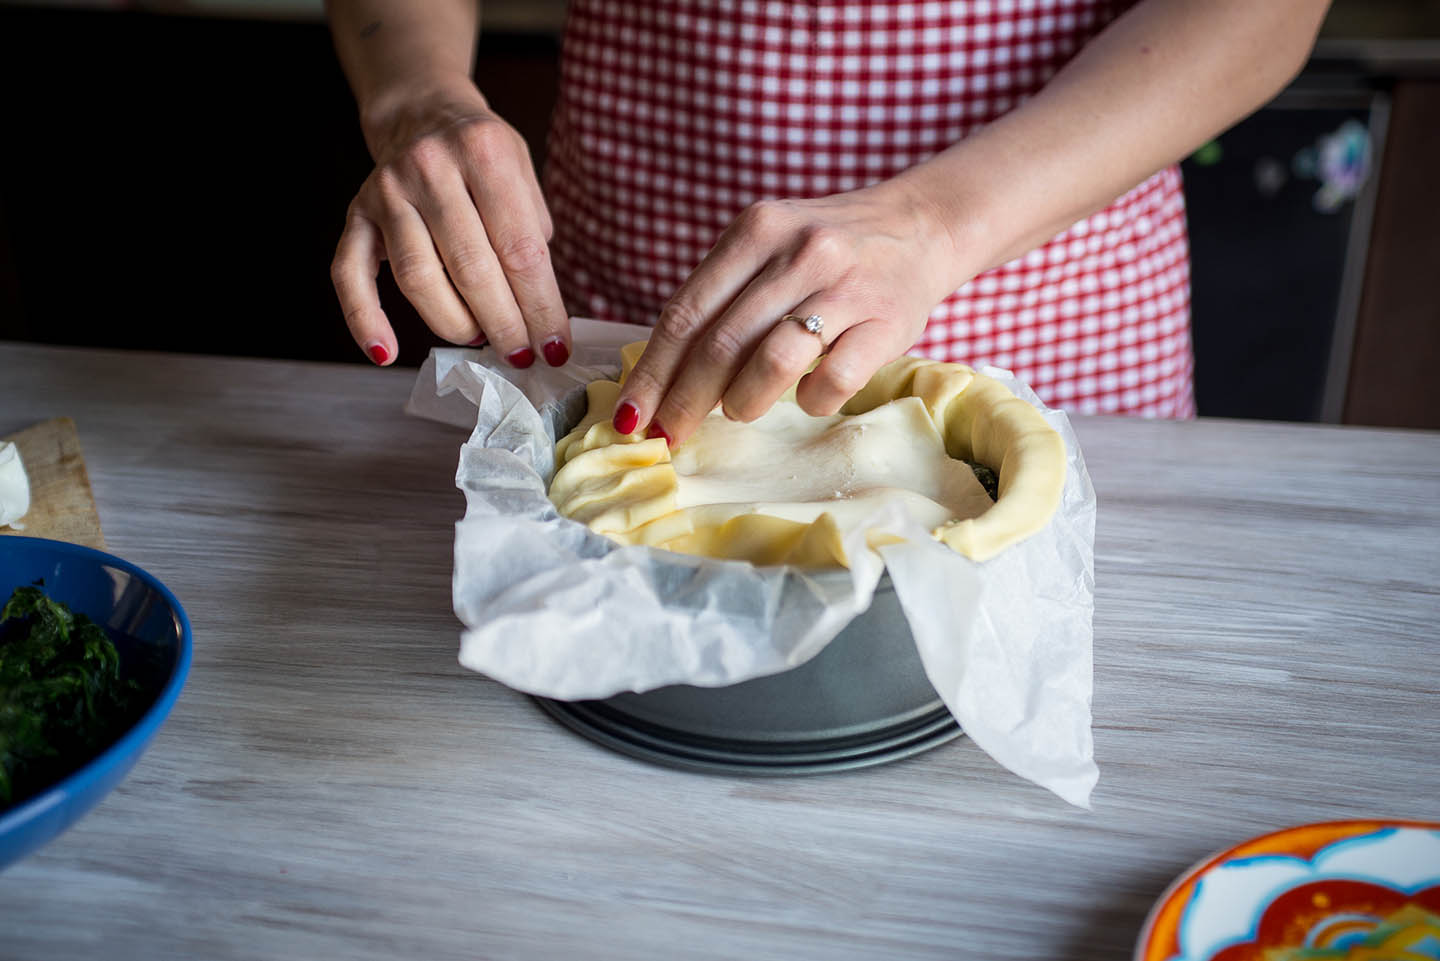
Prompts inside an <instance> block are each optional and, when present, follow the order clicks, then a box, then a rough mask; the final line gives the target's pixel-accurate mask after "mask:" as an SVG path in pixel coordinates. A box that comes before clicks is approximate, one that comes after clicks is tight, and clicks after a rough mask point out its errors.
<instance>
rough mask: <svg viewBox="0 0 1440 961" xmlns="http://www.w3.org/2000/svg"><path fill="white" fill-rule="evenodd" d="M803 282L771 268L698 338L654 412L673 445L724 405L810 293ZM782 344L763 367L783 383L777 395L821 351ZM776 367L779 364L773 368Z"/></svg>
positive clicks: (809, 347) (765, 360) (769, 374)
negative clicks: (782, 323) (751, 363)
mask: <svg viewBox="0 0 1440 961" xmlns="http://www.w3.org/2000/svg"><path fill="white" fill-rule="evenodd" d="M802 283H807V281H805V280H804V279H802V278H801V277H799V276H797V275H796V274H795V273H794V272H792V271H789V270H785V269H782V268H780V267H779V266H778V265H772V266H771V267H767V268H766V270H765V271H764V272H762V273H761V275H760V276H759V277H757V278H756V279H755V280H754V281H752V282H751V284H750V285H749V286H748V287H746V288H745V290H744V291H743V292H742V293H741V294H740V296H738V297H736V298H735V300H734V302H732V303H731V305H730V306H729V307H728V308H726V310H725V313H724V314H722V315H721V316H720V318H719V319H718V320H717V321H716V322H715V323H714V324H712V325H710V328H709V329H708V330H706V331H705V333H704V334H703V335H702V336H701V337H700V338H699V340H698V341H697V342H696V343H695V346H694V349H693V351H692V352H691V354H690V356H689V357H688V358H686V360H685V363H684V364H683V365H682V366H681V368H680V373H679V375H678V376H677V377H676V378H675V379H674V381H672V382H671V384H670V389H669V390H667V391H666V392H665V396H664V398H662V399H661V401H660V405H659V407H657V408H656V410H655V417H654V423H656V424H659V425H661V427H660V429H661V431H663V432H664V433H665V435H666V436H667V437H668V438H670V440H671V442H672V443H674V444H679V443H682V442H684V440H685V439H686V438H687V437H689V436H690V435H691V434H692V433H694V431H695V428H697V427H699V426H700V421H702V420H703V419H704V418H705V417H706V415H708V414H709V413H710V412H711V411H712V410H714V409H715V406H716V405H717V404H719V403H720V400H721V398H722V397H723V396H724V395H725V393H726V391H727V390H728V389H729V387H730V385H731V383H732V381H734V379H735V377H736V375H737V374H739V373H740V371H741V370H742V369H743V368H744V367H745V366H746V365H747V363H748V362H749V361H751V360H752V358H753V355H754V352H755V350H756V348H757V347H758V346H759V345H761V344H762V343H763V342H765V341H766V339H767V336H768V335H769V334H770V333H771V332H772V331H773V329H774V328H775V326H776V324H777V322H778V319H779V318H780V317H781V316H782V315H783V314H785V313H786V311H787V309H788V307H789V306H790V305H791V304H794V303H795V302H796V301H797V300H800V299H801V298H802V297H804V296H805V295H806V294H808V293H809V291H808V290H802V289H800V288H799V285H800V284H802ZM797 326H798V325H797ZM800 330H801V332H802V333H803V332H804V329H803V328H800ZM781 343H782V346H784V347H785V349H783V350H781V351H779V352H776V353H768V354H767V355H766V357H765V358H763V359H762V361H761V368H760V369H761V371H762V374H763V376H765V377H768V378H770V379H775V378H780V379H781V383H780V386H779V389H778V390H777V391H776V394H777V396H778V395H779V393H780V392H782V391H784V390H785V388H786V387H788V386H790V385H791V384H793V383H794V382H795V378H797V377H799V376H800V375H801V374H802V373H804V372H805V367H806V365H808V364H809V363H810V362H811V361H812V360H814V359H815V356H816V354H817V353H818V351H816V350H815V349H814V347H813V346H812V345H808V344H805V343H803V342H801V343H800V344H799V345H798V347H799V350H796V349H795V348H796V346H797V345H795V344H793V343H790V344H788V345H786V344H785V342H784V339H783V338H781ZM772 363H773V364H775V366H773V367H772V366H770V365H771V364H772ZM762 413H763V411H762Z"/></svg>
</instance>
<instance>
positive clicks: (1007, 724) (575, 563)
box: [406, 319, 1099, 807]
mask: <svg viewBox="0 0 1440 961" xmlns="http://www.w3.org/2000/svg"><path fill="white" fill-rule="evenodd" d="M572 324H573V328H572V329H573V332H574V343H575V348H574V352H573V355H572V361H571V363H569V364H567V365H566V366H565V367H563V368H560V369H558V370H557V369H554V368H550V367H548V366H544V365H536V366H535V367H532V368H530V369H528V370H523V371H517V370H514V369H511V368H510V367H509V366H508V365H505V364H503V363H502V362H501V361H500V360H499V359H498V358H497V357H496V356H495V355H494V353H493V352H491V351H489V350H466V349H460V348H446V349H437V350H435V351H432V353H431V356H430V357H429V359H428V360H427V361H426V362H425V365H424V366H423V367H422V368H421V370H420V374H419V377H418V378H417V380H416V383H415V386H414V389H413V391H412V393H411V398H410V402H409V404H408V405H407V408H406V409H407V411H408V412H410V413H412V414H415V415H417V416H422V417H428V418H431V419H435V420H441V421H445V422H446V423H452V424H456V425H457V426H464V427H467V428H472V432H471V435H470V439H469V440H468V441H467V442H466V443H465V444H464V445H463V446H462V447H461V449H460V463H459V467H458V469H457V471H456V477H455V483H456V486H458V487H459V488H460V489H461V490H462V491H464V493H465V501H466V510H465V517H464V518H463V519H462V520H461V521H459V522H458V523H457V525H456V536H455V574H454V603H455V613H456V614H457V615H458V616H459V618H460V620H461V621H462V622H463V623H464V625H465V631H464V632H463V634H462V635H461V642H460V662H461V663H462V664H464V665H465V666H466V667H469V668H471V669H473V670H476V671H481V672H483V673H485V674H487V675H489V676H490V677H493V678H495V679H496V680H498V681H501V682H502V683H504V684H507V685H509V686H511V687H514V688H517V689H519V690H522V691H526V692H529V693H532V694H539V695H543V696H546V697H553V698H559V699H562V700H582V699H589V698H604V697H609V696H610V695H612V694H617V693H619V692H621V691H647V690H651V689H653V688H656V687H663V686H665V685H668V684H677V683H685V684H695V685H700V686H719V685H724V684H735V683H738V682H740V681H745V680H749V679H751V678H754V677H760V676H763V675H766V674H774V673H778V672H780V671H784V670H787V669H789V668H791V667H795V666H797V665H799V664H802V663H804V662H805V661H807V660H808V659H810V658H811V657H813V656H814V655H815V654H816V653H818V652H819V651H820V650H821V649H822V648H823V647H824V646H825V645H826V644H827V643H829V641H830V640H831V638H833V637H834V636H835V635H836V634H838V633H839V632H840V631H841V629H842V628H844V627H845V625H846V624H848V623H849V622H850V620H851V619H852V618H854V617H855V615H856V614H858V613H860V612H861V611H863V610H865V609H866V608H867V607H868V606H869V604H870V598H871V595H872V594H873V593H874V590H875V585H876V584H877V583H878V581H879V578H880V574H881V573H882V570H884V569H886V568H888V570H889V572H890V578H891V580H892V581H893V582H894V584H895V591H896V595H897V597H898V598H899V601H900V604H901V607H902V608H903V610H904V612H905V616H906V618H907V620H908V621H909V624H910V630H911V633H912V634H913V635H914V637H915V642H916V645H917V647H918V650H919V654H920V658H921V660H922V662H923V663H924V665H925V671H926V673H927V675H928V676H929V679H930V682H931V683H932V684H933V685H934V686H935V690H936V691H937V692H938V693H939V694H940V696H941V698H942V699H943V700H944V702H945V704H946V705H947V706H948V707H949V708H950V711H951V713H953V714H954V715H955V718H956V720H958V721H959V723H960V725H961V727H962V728H963V729H964V731H965V733H966V734H967V735H969V737H970V738H971V739H972V740H973V741H975V743H976V744H978V745H979V746H980V747H981V748H982V749H983V750H985V751H986V752H988V753H989V754H990V755H991V756H992V757H994V758H995V759H996V760H997V761H999V762H1000V763H1001V764H1003V765H1004V766H1005V767H1007V768H1009V769H1010V770H1012V771H1014V772H1015V773H1017V774H1019V775H1021V776H1023V777H1026V778H1029V779H1030V780H1032V781H1034V782H1036V783H1037V784H1040V785H1043V786H1044V787H1047V788H1049V789H1050V790H1052V791H1054V792H1055V793H1056V794H1058V795H1059V796H1060V797H1062V798H1064V799H1065V800H1066V801H1069V802H1070V803H1072V804H1077V805H1080V806H1083V807H1088V806H1089V798H1090V792H1091V790H1092V789H1093V787H1094V785H1095V782H1096V780H1097V778H1098V776H1099V772H1098V769H1097V768H1096V766H1095V762H1094V755H1093V744H1092V739H1091V730H1090V694H1091V683H1092V680H1091V657H1092V654H1091V652H1092V631H1091V619H1092V614H1093V611H1094V536H1095V491H1094V488H1093V487H1092V485H1091V483H1090V477H1089V474H1088V473H1087V472H1086V470H1085V462H1084V459H1083V457H1082V456H1081V454H1080V448H1079V445H1078V443H1077V442H1076V438H1075V433H1074V431H1073V430H1072V428H1071V426H1070V423H1069V420H1068V419H1067V418H1066V417H1065V415H1064V414H1063V413H1061V412H1059V411H1052V410H1048V409H1046V408H1044V407H1043V405H1041V404H1040V402H1039V399H1038V398H1037V397H1036V396H1035V394H1034V393H1033V392H1032V391H1030V390H1029V388H1028V387H1026V386H1025V385H1023V384H1021V383H1019V382H1018V381H1017V380H1016V379H1015V378H1014V377H1013V376H1011V375H1010V374H1009V373H1008V372H1006V371H1000V370H996V369H993V368H989V369H986V370H984V371H983V372H984V373H986V374H988V375H989V376H991V377H995V378H997V379H999V380H1001V381H1003V382H1004V383H1005V384H1006V385H1007V386H1008V387H1010V389H1011V390H1013V391H1014V392H1015V393H1016V394H1017V395H1018V396H1020V397H1023V398H1024V399H1026V400H1027V401H1029V402H1030V403H1032V404H1035V405H1036V406H1037V407H1040V409H1041V410H1042V412H1043V413H1044V416H1045V418H1046V420H1047V421H1049V423H1050V424H1051V425H1052V426H1053V427H1055V429H1056V430H1058V431H1059V432H1060V433H1061V435H1062V436H1063V437H1064V439H1065V445H1066V448H1067V450H1068V451H1069V465H1068V470H1067V475H1066V480H1065V490H1064V495H1063V500H1062V503H1061V507H1060V510H1059V512H1058V513H1057V515H1056V517H1055V518H1054V520H1053V521H1052V522H1051V523H1050V524H1049V525H1048V526H1047V527H1046V528H1045V529H1044V530H1043V531H1041V532H1040V533H1039V534H1036V535H1035V536H1033V537H1031V538H1029V539H1028V540H1026V541H1024V542H1022V543H1020V544H1018V545H1015V546H1013V547H1011V548H1009V549H1008V550H1006V551H1004V552H1002V553H1001V554H1000V555H999V556H997V557H995V558H992V559H991V560H989V561H986V562H985V563H983V564H977V563H975V562H974V561H971V560H969V559H968V558H965V557H962V556H961V555H959V554H956V553H955V552H953V551H951V550H950V549H949V548H947V547H945V546H944V545H942V544H939V543H937V542H936V541H935V539H934V538H933V537H931V536H930V534H929V532H928V531H927V530H924V529H922V528H921V527H919V526H918V525H916V524H914V523H913V522H911V521H910V520H909V518H908V517H907V516H905V514H904V512H903V510H901V509H900V508H898V507H893V508H889V509H887V510H884V511H881V512H879V513H877V514H876V515H875V516H874V517H873V518H872V519H871V520H870V521H869V522H868V523H867V524H866V525H864V528H863V529H862V530H856V531H855V532H853V533H852V534H851V535H850V536H849V539H848V540H847V543H846V545H845V549H846V554H847V556H848V557H849V558H850V559H851V562H852V564H853V567H852V569H851V571H850V577H849V579H848V581H847V580H846V579H844V578H834V577H827V578H812V577H809V576H807V575H806V574H805V573H804V572H803V571H800V570H798V569H795V568H789V567H780V568H757V567H755V566H754V565H751V564H748V563H742V562H735V561H718V560H712V559H709V558H697V557H688V556H684V555H680V554H674V553H671V552H669V551H660V550H655V549H653V548H648V547H621V546H620V545H617V544H615V543H614V542H612V541H610V540H608V539H606V538H604V537H601V536H600V535H598V534H595V533H592V532H591V531H590V530H589V529H588V528H586V527H585V526H583V525H581V524H578V523H576V522H574V521H571V520H569V519H567V518H563V517H560V516H559V514H558V513H557V512H556V510H555V508H554V505H552V504H551V503H550V501H549V499H548V498H547V497H546V494H545V492H546V490H547V489H548V487H549V481H550V477H551V475H552V473H553V472H554V466H555V459H554V446H555V442H556V440H557V439H558V438H559V437H562V436H564V435H565V433H567V432H568V431H569V429H570V427H571V426H573V424H575V423H576V422H578V421H579V419H580V418H581V417H582V416H583V415H584V412H585V405H586V401H585V392H584V387H585V385H586V384H588V383H589V382H590V381H592V380H595V379H597V378H601V377H614V376H615V375H616V374H617V373H618V371H619V367H620V362H619V348H620V347H621V346H623V345H624V344H626V343H630V342H632V341H635V340H641V339H644V338H645V337H646V336H647V335H648V333H649V332H648V330H647V329H645V328H637V327H633V326H630V325H625V324H611V323H605V322H602V321H592V320H585V319H576V320H574V321H572ZM865 531H871V532H875V531H884V532H887V533H891V534H895V535H896V536H898V537H900V538H901V539H902V541H901V543H898V544H894V545H891V546H887V547H884V548H881V550H880V553H879V555H877V554H876V553H875V552H874V551H871V550H869V549H868V548H867V547H866V546H865Z"/></svg>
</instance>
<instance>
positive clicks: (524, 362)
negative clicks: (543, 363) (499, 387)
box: [505, 347, 535, 369]
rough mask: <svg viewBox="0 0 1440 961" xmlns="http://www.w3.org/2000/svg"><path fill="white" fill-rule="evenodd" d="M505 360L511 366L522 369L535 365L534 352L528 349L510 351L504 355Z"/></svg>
mask: <svg viewBox="0 0 1440 961" xmlns="http://www.w3.org/2000/svg"><path fill="white" fill-rule="evenodd" d="M505 359H506V360H508V361H510V363H511V364H512V365H513V366H515V367H519V368H521V369H524V368H526V367H529V366H530V365H531V364H533V363H535V351H533V350H531V349H530V348H529V347H521V348H520V349H519V350H512V351H510V353H508V354H506V355H505Z"/></svg>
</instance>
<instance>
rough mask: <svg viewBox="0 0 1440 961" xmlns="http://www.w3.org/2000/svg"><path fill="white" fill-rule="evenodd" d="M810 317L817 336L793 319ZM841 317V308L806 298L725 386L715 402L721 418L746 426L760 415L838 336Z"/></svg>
mask: <svg viewBox="0 0 1440 961" xmlns="http://www.w3.org/2000/svg"><path fill="white" fill-rule="evenodd" d="M810 316H816V317H820V318H821V323H822V327H821V331H820V333H819V334H814V333H811V332H810V331H809V330H807V329H806V328H805V325H804V323H802V322H801V320H800V319H799V318H805V317H810ZM844 317H845V309H844V304H842V303H840V302H838V301H835V300H826V299H824V298H822V297H810V298H807V299H806V300H804V301H802V302H801V303H800V304H799V305H797V306H796V307H795V308H794V309H793V310H791V311H789V312H788V313H787V314H786V315H785V316H784V317H783V318H782V319H781V320H780V321H779V322H778V323H776V324H775V326H774V327H773V328H771V330H770V332H769V333H768V334H766V335H765V338H764V340H762V341H761V342H760V343H759V345H757V346H756V348H755V350H754V351H753V352H752V353H751V355H750V359H749V360H748V361H747V362H746V363H745V366H744V367H742V368H741V369H740V371H739V373H738V374H736V375H735V378H734V379H733V380H732V381H731V382H730V386H729V387H728V388H727V389H726V391H725V396H724V397H723V398H722V399H721V403H722V405H723V408H724V410H725V416H726V417H729V418H730V419H731V420H740V421H747V422H748V421H752V420H755V419H756V418H758V417H761V416H762V415H764V413H765V412H766V411H768V410H769V409H770V408H771V407H773V406H774V405H775V402H776V401H777V400H779V399H780V395H782V394H784V393H785V391H787V390H789V389H790V387H791V386H793V385H794V384H795V382H796V381H797V380H799V379H800V376H801V375H802V374H804V373H805V371H806V370H807V369H808V368H809V367H810V365H811V364H813V363H814V362H815V358H817V357H819V356H820V355H821V354H822V353H824V352H825V350H826V344H827V342H829V341H833V340H835V339H837V338H838V337H839V336H840V335H841V334H842V333H844V331H845V329H846V323H845V321H844V320H843V318H844Z"/></svg>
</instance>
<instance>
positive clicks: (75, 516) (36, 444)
mask: <svg viewBox="0 0 1440 961" xmlns="http://www.w3.org/2000/svg"><path fill="white" fill-rule="evenodd" d="M3 441H12V442H13V443H14V444H15V446H16V447H17V448H18V449H19V451H20V460H21V462H22V463H23V464H24V465H25V475H26V477H27V478H29V481H30V509H29V510H28V511H27V512H26V513H25V516H24V517H23V518H21V519H20V523H21V524H23V525H24V526H23V528H22V529H19V530H17V529H15V528H14V527H10V526H4V527H0V535H3V534H24V535H25V536H27V537H48V538H49V539H51V540H55V541H68V542H69V543H71V544H83V545H84V546H86V547H96V548H99V549H100V550H102V551H103V550H104V549H105V535H104V533H103V532H102V531H101V529H100V515H99V514H98V513H97V512H96V510H95V496H94V494H93V493H92V492H91V490H90V476H89V474H88V473H87V472H86V470H85V456H84V454H82V453H81V452H80V438H79V436H78V435H77V434H76V433H75V422H74V421H73V420H71V419H70V418H68V417H52V418H51V419H49V420H46V421H42V422H40V423H38V424H32V425H31V426H29V427H26V428H25V429H24V430H19V431H15V432H14V433H12V434H8V435H0V442H3Z"/></svg>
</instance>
